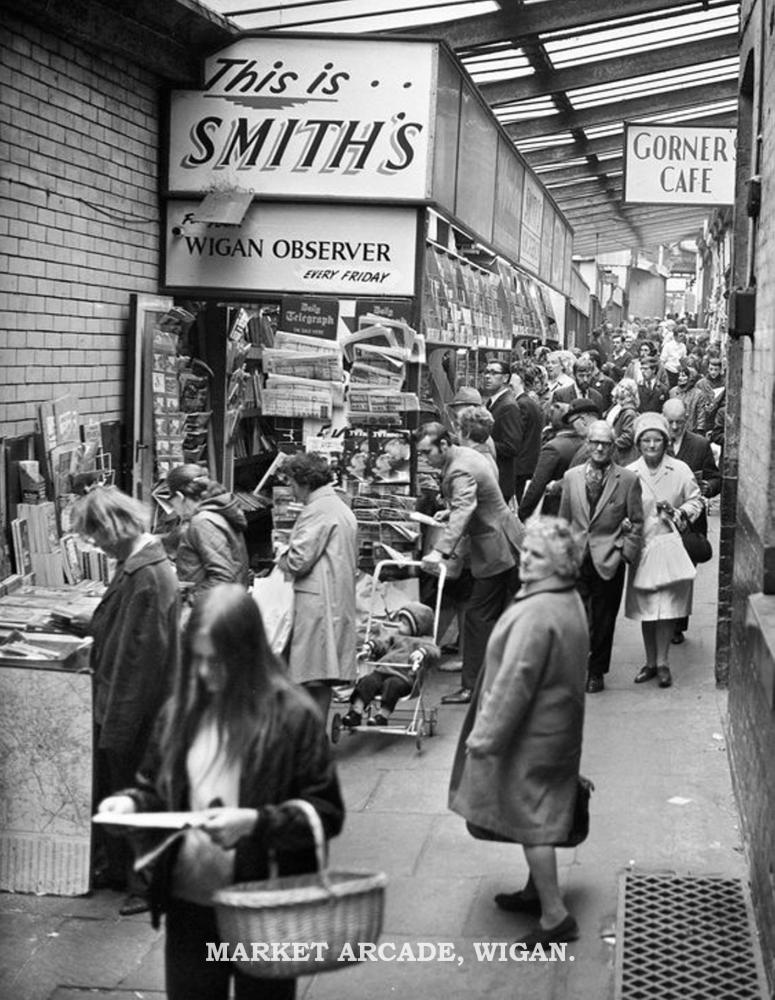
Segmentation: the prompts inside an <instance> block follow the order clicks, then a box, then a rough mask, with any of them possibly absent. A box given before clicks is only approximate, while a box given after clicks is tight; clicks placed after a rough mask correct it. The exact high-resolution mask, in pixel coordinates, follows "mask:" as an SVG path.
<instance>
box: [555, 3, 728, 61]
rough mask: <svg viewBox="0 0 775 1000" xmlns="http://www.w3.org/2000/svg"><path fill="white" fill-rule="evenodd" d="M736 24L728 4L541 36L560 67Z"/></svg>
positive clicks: (687, 39)
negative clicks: (671, 15) (716, 8)
mask: <svg viewBox="0 0 775 1000" xmlns="http://www.w3.org/2000/svg"><path fill="white" fill-rule="evenodd" d="M737 27H738V16H737V12H736V10H735V9H734V8H730V7H725V8H721V10H718V11H717V10H714V9H710V10H707V11H703V10H693V11H691V12H690V13H687V14H678V15H675V16H673V17H666V18H659V19H647V18H637V19H636V18H626V19H623V20H617V21H616V22H613V23H611V24H608V25H606V26H601V27H600V29H599V30H593V29H589V30H587V31H585V32H584V33H581V32H577V33H575V34H568V33H567V32H557V33H552V34H547V35H545V36H542V39H541V40H542V42H543V44H544V47H545V48H546V51H547V52H548V53H549V55H550V57H551V59H552V63H553V64H554V66H555V67H557V68H559V67H561V66H577V65H580V64H582V63H588V62H597V61H598V60H600V59H608V58H611V57H612V56H621V55H627V54H633V53H635V52H648V51H653V50H654V49H655V48H667V47H670V46H675V45H678V44H680V43H681V42H682V41H685V42H693V41H699V40H701V39H703V38H714V37H717V36H718V35H723V34H727V33H729V32H735V31H736V30H737Z"/></svg>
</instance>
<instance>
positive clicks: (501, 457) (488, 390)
mask: <svg viewBox="0 0 775 1000" xmlns="http://www.w3.org/2000/svg"><path fill="white" fill-rule="evenodd" d="M510 374H511V373H510V372H509V366H508V365H507V364H506V363H505V362H504V361H488V362H487V365H486V367H485V369H484V374H483V377H482V384H483V387H484V394H485V396H486V397H487V409H488V410H489V411H490V413H491V414H492V418H493V420H494V423H493V426H492V431H491V432H490V437H491V438H492V439H493V442H494V444H495V461H496V462H497V463H498V482H499V484H500V488H501V493H502V494H503V499H504V500H505V501H506V503H508V502H509V500H510V499H511V498H512V497H513V496H514V484H515V483H516V479H517V455H518V454H519V449H520V446H521V443H522V418H521V413H520V409H519V407H518V406H517V401H516V400H515V399H514V393H513V392H512V391H511V386H510V385H509V376H510Z"/></svg>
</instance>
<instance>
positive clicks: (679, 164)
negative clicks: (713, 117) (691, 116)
mask: <svg viewBox="0 0 775 1000" xmlns="http://www.w3.org/2000/svg"><path fill="white" fill-rule="evenodd" d="M736 135H737V132H736V130H735V129H733V128H710V127H707V128H703V127H700V126H690V125H635V124H632V123H630V122H628V123H625V126H624V201H625V202H639V203H644V204H669V205H731V204H733V203H734V200H735V158H736V157H735V154H736V146H735V143H736Z"/></svg>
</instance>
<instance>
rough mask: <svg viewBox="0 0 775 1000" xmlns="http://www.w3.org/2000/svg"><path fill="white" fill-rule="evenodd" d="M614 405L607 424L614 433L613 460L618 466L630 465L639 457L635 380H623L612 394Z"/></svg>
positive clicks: (608, 415) (609, 412)
mask: <svg viewBox="0 0 775 1000" xmlns="http://www.w3.org/2000/svg"><path fill="white" fill-rule="evenodd" d="M611 398H612V399H613V401H614V405H613V406H612V407H611V409H610V410H609V411H608V413H607V414H606V417H605V419H606V422H607V423H609V424H610V425H611V427H612V428H613V431H614V446H615V448H616V450H615V452H614V456H613V460H614V462H615V463H616V464H617V465H629V464H630V462H634V461H635V459H636V458H637V457H638V449H637V448H636V447H635V436H634V427H635V420H636V418H637V416H638V405H639V402H640V399H639V396H638V384H637V382H636V381H635V380H634V379H631V378H623V379H622V380H621V381H620V382H618V383H617V384H616V385H615V386H614V388H613V392H612V394H611Z"/></svg>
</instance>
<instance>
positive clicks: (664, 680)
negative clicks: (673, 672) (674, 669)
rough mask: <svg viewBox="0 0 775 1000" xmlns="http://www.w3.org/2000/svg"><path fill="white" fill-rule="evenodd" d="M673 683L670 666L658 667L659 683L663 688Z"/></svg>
mask: <svg viewBox="0 0 775 1000" xmlns="http://www.w3.org/2000/svg"><path fill="white" fill-rule="evenodd" d="M672 683H673V678H672V677H671V676H670V667H657V684H659V686H660V687H661V688H669V687H670V686H671V685H672Z"/></svg>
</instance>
